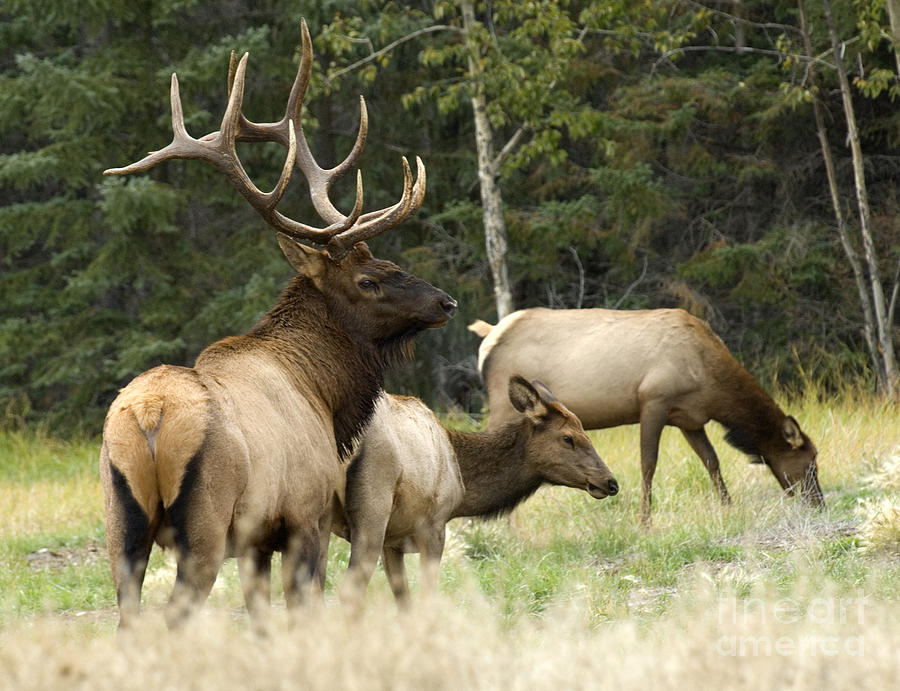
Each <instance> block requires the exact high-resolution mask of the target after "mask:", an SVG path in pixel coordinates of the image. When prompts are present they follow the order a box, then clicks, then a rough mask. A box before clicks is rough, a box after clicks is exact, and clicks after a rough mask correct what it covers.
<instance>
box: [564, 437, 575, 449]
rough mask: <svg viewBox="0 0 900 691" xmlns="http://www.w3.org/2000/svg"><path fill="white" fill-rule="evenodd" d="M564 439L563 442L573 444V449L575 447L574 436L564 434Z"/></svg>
mask: <svg viewBox="0 0 900 691" xmlns="http://www.w3.org/2000/svg"><path fill="white" fill-rule="evenodd" d="M562 440H563V443H565V444H567V445H569V446H571V447H572V448H573V449H574V448H575V440H574V439H572V437H571V436H570V435H568V434H564V435H563V438H562Z"/></svg>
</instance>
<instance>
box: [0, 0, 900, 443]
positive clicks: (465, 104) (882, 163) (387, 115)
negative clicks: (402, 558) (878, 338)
mask: <svg viewBox="0 0 900 691" xmlns="http://www.w3.org/2000/svg"><path fill="white" fill-rule="evenodd" d="M832 4H833V5H835V6H836V7H835V13H836V19H837V21H838V24H839V29H840V31H841V34H842V36H844V37H846V38H848V40H847V42H846V44H845V49H846V55H845V58H844V59H845V63H846V64H847V65H848V66H849V65H851V64H852V65H855V66H856V67H857V69H856V72H855V74H854V76H855V85H856V88H857V90H858V94H859V98H860V103H859V104H858V108H859V109H858V116H859V120H860V129H861V131H862V134H863V137H864V142H863V149H864V151H866V152H867V153H869V154H870V157H869V160H868V161H867V167H866V173H867V176H868V177H869V179H868V180H867V182H868V183H869V190H870V196H871V204H872V208H873V211H874V213H875V224H876V229H877V231H878V233H879V236H878V243H879V250H880V251H881V256H882V257H883V258H884V262H885V265H884V275H886V276H890V275H893V267H894V266H895V265H896V261H897V256H896V248H897V247H900V235H898V233H900V226H898V224H897V223H896V222H895V219H896V217H897V216H898V215H900V206H898V201H897V198H896V193H895V187H896V185H895V180H896V167H897V160H898V159H897V146H898V142H900V124H898V123H900V116H898V114H897V109H896V108H895V103H896V101H895V100H894V99H895V98H896V95H897V88H898V86H897V85H898V82H897V78H896V76H895V75H894V74H893V70H894V66H895V61H894V53H893V49H894V47H893V46H892V45H891V43H890V41H888V40H886V39H885V35H886V31H885V27H886V22H887V19H886V15H885V10H884V4H883V2H881V1H880V0H879V1H878V2H874V3H866V2H858V3H855V4H849V3H843V4H841V3H832ZM745 5H746V4H745ZM746 7H747V11H748V12H749V14H748V17H747V19H748V20H749V21H750V22H751V24H748V25H747V27H746V28H747V47H748V50H747V51H745V52H743V53H736V52H728V51H719V50H707V48H709V46H710V43H711V42H713V41H718V45H716V46H714V47H716V48H719V47H727V46H728V44H729V42H730V41H732V40H734V27H735V26H736V24H735V23H734V22H733V21H731V19H730V18H729V17H727V16H726V15H724V14H722V13H721V12H712V11H710V10H708V9H706V8H704V7H702V6H701V5H699V4H696V3H684V2H680V1H678V0H671V2H670V1H668V0H667V1H666V2H651V1H650V0H641V1H640V2H625V1H623V0H603V1H601V2H590V3H588V2H575V1H574V0H568V1H551V0H541V1H539V2H513V1H512V0H503V1H502V2H501V1H498V2H493V3H488V4H477V3H476V15H477V20H478V22H477V26H476V27H475V30H474V31H473V34H472V39H473V41H474V45H475V47H476V50H475V52H474V54H471V53H470V52H469V50H468V48H467V44H466V41H465V40H464V39H465V37H464V36H463V33H462V21H461V17H460V11H459V5H458V3H457V2H455V1H454V0H439V1H437V2H432V3H420V4H415V5H410V4H408V3H406V4H404V3H396V2H384V1H381V0H366V2H362V3H359V2H356V3H349V2H346V0H329V1H328V2H325V3H319V4H318V5H316V6H315V7H314V8H313V7H311V6H310V5H309V4H308V3H300V2H295V1H291V2H286V3H285V2H279V3H275V2H271V1H266V2H261V3H254V5H253V7H252V8H250V7H247V6H245V4H242V3H237V4H235V3H231V4H226V5H222V4H221V3H213V2H209V1H208V0H166V1H163V2H157V3H152V4H150V5H147V4H134V3H126V2H122V0H96V1H94V2H90V3H81V4H73V3H66V2H60V1H54V2H47V3H34V2H22V1H21V0H8V1H7V2H5V3H3V4H2V6H0V20H2V21H0V46H2V48H0V91H2V93H3V98H2V99H0V409H3V410H4V411H5V412H6V416H7V419H8V420H21V419H26V420H29V421H42V422H44V423H46V424H48V425H50V427H51V428H52V429H53V430H56V431H67V432H72V431H77V430H83V431H85V432H88V433H91V434H95V433H97V432H99V430H100V427H101V423H102V417H103V414H104V411H105V409H106V407H107V405H108V404H109V402H110V401H111V399H112V397H113V396H114V395H115V393H116V391H117V390H118V388H120V387H121V386H123V385H124V384H125V383H127V381H128V380H129V379H130V378H131V377H133V376H135V375H136V374H138V373H139V372H141V371H143V370H145V369H147V368H149V367H151V366H154V365H156V364H159V363H162V362H168V363H173V364H190V363H191V362H192V361H193V359H194V357H195V356H196V355H197V353H198V352H199V351H200V350H201V349H202V348H203V347H204V346H206V345H207V344H208V343H210V342H212V341H213V340H215V339H217V338H220V337H222V336H225V335H228V334H230V333H236V332H240V331H243V330H245V329H247V328H249V327H250V326H251V325H252V324H253V322H254V320H256V319H257V318H258V317H259V315H260V314H262V313H263V312H264V311H265V310H266V309H267V308H268V307H269V306H270V305H272V304H273V302H274V301H275V299H276V298H277V295H278V293H279V291H280V290H281V289H282V287H283V286H284V285H285V282H286V280H287V279H288V276H289V274H290V269H289V267H288V266H287V264H286V263H285V262H284V261H283V259H282V258H281V256H280V253H279V251H278V249H277V247H276V244H275V242H274V240H273V238H272V233H271V231H269V230H268V229H267V228H265V227H264V226H263V224H262V222H261V221H260V220H259V219H258V218H257V217H256V215H255V214H254V212H253V211H252V210H250V209H249V208H248V207H247V205H246V203H245V202H244V200H243V199H242V198H241V197H240V196H239V195H238V194H236V193H235V192H233V191H232V189H231V188H230V187H229V186H228V185H227V183H225V182H224V181H223V180H221V179H220V177H219V176H218V174H217V173H216V172H215V171H213V170H211V169H209V167H208V166H204V165H202V164H198V163H195V162H190V161H188V162H173V163H169V164H167V165H165V166H163V167H161V168H159V169H154V170H153V171H151V172H149V173H147V174H142V175H137V176H132V177H130V178H128V179H125V180H120V179H109V178H103V177H102V175H101V173H102V171H103V170H104V169H106V168H108V167H113V166H119V165H124V164H126V163H129V162H131V161H134V160H137V159H138V158H140V157H141V156H142V155H143V154H144V152H146V151H147V150H148V149H157V148H159V147H161V146H164V145H165V144H166V143H167V142H168V141H169V140H170V137H171V125H170V115H169V108H168V103H167V100H168V99H167V93H168V88H169V79H170V75H171V73H172V72H173V71H177V73H178V76H179V80H180V83H181V93H182V99H183V102H184V111H185V115H186V124H187V128H188V130H189V132H191V133H192V134H193V135H195V136H199V135H202V134H204V133H206V132H209V131H212V130H214V129H217V128H218V126H219V121H220V118H221V114H222V111H223V110H224V106H225V74H226V69H227V64H228V56H229V53H230V51H231V50H232V49H234V50H236V51H237V52H238V53H241V52H243V51H250V53H251V57H250V63H249V67H248V86H247V93H246V96H245V112H246V113H247V115H248V117H250V118H251V119H256V120H272V119H276V118H278V117H279V116H280V114H281V112H282V109H283V107H284V103H285V101H286V98H287V92H288V89H289V88H290V83H291V80H292V78H293V74H294V71H295V69H296V62H297V51H298V44H299V31H298V24H299V19H300V17H301V16H305V17H306V19H307V21H308V22H309V24H310V29H311V33H312V35H313V39H314V44H315V51H316V62H315V66H314V70H313V78H312V83H311V85H310V89H309V95H308V98H307V100H306V103H305V107H304V112H303V124H304V128H305V131H306V133H307V136H308V138H309V139H310V142H311V145H312V148H313V150H314V151H315V153H316V155H317V157H318V158H319V160H320V161H321V162H322V163H323V165H331V164H333V163H336V162H337V161H339V160H341V159H342V158H343V156H345V155H346V153H347V151H349V149H350V147H351V146H352V141H353V139H354V137H355V132H356V126H357V121H358V110H357V106H356V103H357V97H358V94H359V93H363V94H364V95H365V98H366V103H367V105H368V108H369V115H370V132H369V137H368V143H367V147H366V151H365V154H364V156H363V159H362V164H361V165H362V169H363V174H364V182H365V190H366V207H367V209H368V208H380V207H384V206H387V205H390V204H392V203H394V201H395V200H396V199H397V198H398V196H399V193H400V185H401V173H400V163H399V158H400V155H406V156H407V157H411V156H413V155H417V154H418V155H421V156H422V157H423V158H424V159H425V161H426V164H427V167H428V180H429V182H428V194H427V197H426V201H425V204H424V205H423V208H422V210H421V211H420V213H419V214H418V216H417V219H415V220H412V221H410V222H407V223H406V224H405V225H404V227H403V228H401V229H397V230H395V231H392V232H391V233H388V234H386V235H385V236H382V237H379V238H377V239H375V240H374V241H373V242H372V245H373V249H374V251H375V252H376V253H379V254H381V255H382V256H385V257H387V258H390V259H393V260H395V261H398V262H399V263H401V264H402V265H403V266H404V267H406V268H408V269H410V270H412V271H413V272H415V273H417V274H419V275H421V276H423V277H425V278H426V279H428V280H431V281H432V282H434V283H436V284H438V285H440V286H441V287H442V288H444V289H446V290H448V292H450V293H451V294H453V295H454V296H455V297H456V298H457V299H458V300H459V301H460V305H461V314H460V315H459V316H458V317H457V318H456V319H455V320H453V321H452V322H451V323H450V324H449V325H448V326H447V327H446V328H444V329H442V330H439V331H435V332H429V333H427V334H425V335H423V337H422V338H421V339H420V342H419V350H418V356H417V358H416V360H415V361H414V362H413V363H411V364H410V365H408V366H405V367H404V368H402V369H401V370H400V371H398V372H397V373H395V374H393V375H391V378H390V380H389V386H390V387H391V388H393V389H394V390H397V391H403V392H409V393H414V394H417V395H421V396H423V397H425V398H426V400H428V402H429V403H432V404H434V405H437V406H439V407H444V406H454V405H455V406H459V407H461V408H463V409H465V410H469V411H476V412H477V411H479V410H480V409H481V407H482V405H483V399H482V393H481V384H480V380H479V377H478V374H477V371H476V369H475V367H476V365H475V363H476V350H477V339H475V337H474V336H473V335H472V334H470V333H469V332H468V331H466V328H465V326H466V324H467V323H468V322H470V321H471V320H472V319H474V318H486V319H491V318H492V314H493V298H492V286H491V285H490V271H489V270H488V267H487V263H486V259H485V251H484V247H483V243H484V239H483V231H482V227H481V223H482V222H481V210H480V207H479V194H478V173H477V166H476V157H475V153H474V136H473V126H472V122H471V104H470V101H469V98H470V96H471V93H472V89H473V88H474V87H475V86H479V87H481V88H483V89H484V90H485V93H486V95H487V100H488V104H489V106H488V115H489V117H490V119H491V123H492V125H493V127H494V128H495V132H496V136H497V142H496V143H497V144H498V150H499V149H500V148H501V147H502V145H503V144H504V143H506V142H507V141H509V139H510V137H512V136H513V135H514V134H515V133H516V132H522V133H523V136H521V138H520V139H519V140H518V141H519V145H518V146H516V147H515V148H514V149H513V150H512V151H511V152H510V155H509V156H507V157H506V158H505V159H504V161H503V166H502V169H501V175H502V180H503V186H504V203H505V206H506V215H507V218H506V220H507V225H508V228H509V234H510V241H511V250H510V252H511V254H510V266H511V271H512V280H513V283H514V295H515V301H516V305H517V306H519V307H529V306H537V305H552V306H555V307H574V306H576V305H581V306H584V307H590V306H608V307H660V306H675V305H680V306H684V307H686V308H688V309H691V310H692V311H694V312H697V313H699V314H701V316H704V317H706V318H708V319H710V320H711V321H712V323H713V326H714V327H715V329H716V330H717V331H718V332H719V333H720V334H721V335H722V336H723V338H724V339H725V341H726V343H727V344H728V345H729V347H731V348H732V350H733V351H734V352H735V353H736V355H738V356H739V357H740V358H741V359H742V361H744V362H745V363H746V364H747V365H748V366H749V367H750V368H751V370H752V371H753V372H754V373H757V374H759V375H760V376H762V377H763V379H764V380H766V381H770V380H773V379H778V380H780V381H782V382H783V383H785V384H789V385H793V384H798V385H799V384H801V383H802V382H804V381H805V379H806V378H807V377H809V376H813V377H815V378H822V379H823V381H825V382H828V385H829V386H834V387H835V388H838V389H839V388H840V380H841V379H843V378H845V377H850V378H858V379H860V380H862V381H866V380H867V377H868V372H867V366H866V356H865V351H864V346H863V340H862V337H861V332H860V327H861V324H860V321H859V314H858V312H859V309H858V306H857V299H856V294H855V289H854V287H853V283H852V275H851V274H850V273H849V272H848V270H847V268H846V262H845V260H844V258H843V254H842V249H841V248H840V246H839V243H838V241H837V237H836V233H834V231H833V230H832V220H831V219H832V210H831V208H830V202H829V200H828V198H827V195H826V194H824V192H823V190H825V189H826V188H825V178H824V170H823V168H822V165H821V160H820V157H819V153H818V151H819V148H818V146H819V145H818V142H817V140H816V138H815V136H814V128H813V125H812V116H811V112H810V103H811V99H812V98H813V97H816V98H819V99H820V102H821V103H822V105H823V106H824V107H825V109H826V115H827V117H829V118H830V121H831V122H835V123H837V122H840V121H841V118H840V108H841V105H840V100H839V97H838V95H837V94H836V92H835V91H834V90H833V89H832V86H833V83H832V82H831V81H830V80H832V79H833V74H832V73H831V72H829V71H828V70H826V69H824V68H821V66H820V68H818V69H817V74H818V76H819V78H820V79H821V80H822V81H821V86H822V88H821V91H820V92H815V91H813V90H811V89H810V88H809V84H808V83H807V82H806V81H805V74H806V73H805V67H806V63H805V62H804V61H803V60H801V59H799V58H798V56H799V55H800V54H801V52H802V51H801V50H800V47H799V44H798V41H797V32H796V30H795V28H794V27H795V26H796V23H797V19H796V10H795V8H794V6H793V4H791V3H788V4H787V5H784V4H783V3H773V2H760V3H753V4H752V6H751V5H746ZM807 13H808V15H809V18H810V23H811V26H813V27H814V31H813V40H814V49H815V51H816V52H817V54H819V55H822V56H825V57H823V59H828V51H829V50H830V46H829V43H828V39H827V36H826V34H825V33H824V31H822V29H821V27H822V26H824V20H823V19H822V14H821V7H820V5H819V3H818V2H817V1H816V0H810V1H809V2H808V3H807ZM774 23H780V24H781V25H783V26H784V27H785V28H784V29H783V30H780V29H777V28H775V27H773V26H769V28H766V29H765V30H764V29H763V28H761V27H762V25H767V24H774ZM779 32H780V33H779ZM857 33H858V35H859V39H858V40H849V39H851V38H853V37H855V35H856V34H857ZM388 47H390V49H387V48H388ZM756 49H759V50H760V51H768V53H767V52H753V51H754V50H756ZM772 51H782V54H783V57H784V59H783V60H782V61H781V62H780V63H779V61H778V60H777V59H776V58H774V57H773V56H772V55H771V54H770V53H771V52H772ZM470 57H471V58H473V59H474V60H475V64H476V66H477V70H476V72H477V74H478V80H477V81H473V80H472V79H471V78H470V70H469V63H468V61H469V59H470ZM354 63H358V64H357V65H356V66H355V67H352V69H348V68H350V67H351V66H352V65H354ZM860 66H861V71H860V69H859V68H860ZM830 132H831V136H832V137H833V150H834V151H835V152H838V153H839V157H840V156H844V155H845V154H844V153H843V152H844V149H843V147H842V143H843V136H844V135H843V132H842V131H841V129H840V128H839V127H832V128H831V130H830ZM240 155H241V158H242V161H243V162H244V164H245V166H246V167H247V169H248V170H249V171H250V174H251V176H252V177H253V179H254V180H256V181H257V182H258V184H259V186H260V187H261V188H266V187H267V186H270V185H272V184H273V183H274V181H275V180H276V179H277V177H278V173H279V171H280V168H281V164H282V161H283V155H284V152H283V151H282V150H281V149H280V148H279V147H277V146H275V145H259V144H250V143H247V144H241V147H240ZM837 164H838V169H839V172H840V175H841V176H842V182H843V184H845V185H847V187H846V189H851V186H852V180H851V177H850V175H851V174H850V171H849V166H848V165H847V164H846V161H845V160H843V159H842V158H839V160H838V161H837ZM353 194H354V190H353V185H352V181H342V182H341V183H340V184H339V185H337V186H336V188H335V190H334V198H335V201H336V204H337V205H338V206H339V207H340V208H350V206H351V205H352V199H353ZM305 197H306V193H305V189H304V185H303V183H302V182H297V183H296V184H293V183H292V188H291V190H289V193H288V195H287V197H286V198H285V199H284V200H283V201H282V204H281V207H280V208H281V209H282V210H283V211H284V213H286V214H287V215H289V216H291V217H294V218H298V219H301V220H304V221H308V222H313V223H315V222H316V221H315V218H316V216H315V214H314V213H313V211H312V208H311V205H310V204H309V202H308V201H306V199H305ZM7 424H9V423H7Z"/></svg>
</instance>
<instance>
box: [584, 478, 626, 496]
mask: <svg viewBox="0 0 900 691" xmlns="http://www.w3.org/2000/svg"><path fill="white" fill-rule="evenodd" d="M587 492H588V494H590V495H591V496H592V497H593V498H594V499H603V498H604V497H613V496H615V495H617V494H618V493H619V483H618V482H616V479H615V478H614V477H612V478H609V479H608V480H607V481H606V482H601V483H600V484H599V485H595V484H594V483H593V482H588V486H587Z"/></svg>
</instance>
